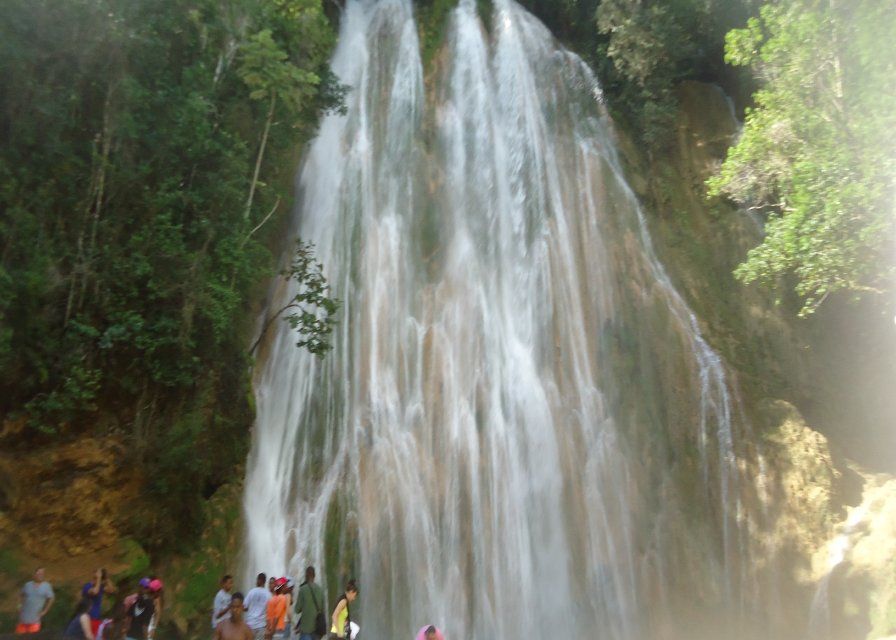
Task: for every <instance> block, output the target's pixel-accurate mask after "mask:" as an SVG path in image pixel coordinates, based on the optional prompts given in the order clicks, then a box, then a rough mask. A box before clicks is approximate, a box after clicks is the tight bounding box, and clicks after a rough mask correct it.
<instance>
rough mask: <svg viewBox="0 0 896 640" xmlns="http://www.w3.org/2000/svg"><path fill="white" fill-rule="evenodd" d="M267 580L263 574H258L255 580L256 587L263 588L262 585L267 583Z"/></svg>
mask: <svg viewBox="0 0 896 640" xmlns="http://www.w3.org/2000/svg"><path fill="white" fill-rule="evenodd" d="M267 579H268V577H267V576H266V575H265V574H263V573H259V574H258V577H257V578H255V584H256V586H259V587H263V586H264V583H265V582H267Z"/></svg>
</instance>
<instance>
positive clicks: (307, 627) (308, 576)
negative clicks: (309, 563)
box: [296, 567, 327, 640]
mask: <svg viewBox="0 0 896 640" xmlns="http://www.w3.org/2000/svg"><path fill="white" fill-rule="evenodd" d="M314 576H315V574H314V567H308V568H307V569H305V582H303V583H302V584H301V585H300V586H299V592H298V594H296V602H297V605H298V606H297V608H296V613H299V614H301V615H302V617H301V618H300V619H299V624H297V625H296V633H298V634H299V640H317V638H320V637H321V636H324V635H326V633H327V615H326V614H325V613H324V611H326V608H325V603H324V592H323V589H321V588H320V586H319V585H317V584H315V582H314Z"/></svg>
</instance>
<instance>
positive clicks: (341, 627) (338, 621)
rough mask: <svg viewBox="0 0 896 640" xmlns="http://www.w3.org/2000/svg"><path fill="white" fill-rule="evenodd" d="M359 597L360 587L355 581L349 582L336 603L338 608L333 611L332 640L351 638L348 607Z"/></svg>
mask: <svg viewBox="0 0 896 640" xmlns="http://www.w3.org/2000/svg"><path fill="white" fill-rule="evenodd" d="M357 597H358V585H357V584H355V581H354V580H349V581H348V583H347V584H346V585H345V593H343V594H342V595H341V596H339V600H337V601H336V608H335V609H333V615H332V617H331V620H332V623H333V626H332V627H330V638H340V639H342V638H346V637H350V635H351V634H350V632H349V630H348V629H349V626H348V623H349V622H350V621H351V616H350V614H349V608H348V605H349V603H350V602H354V601H355V598H357Z"/></svg>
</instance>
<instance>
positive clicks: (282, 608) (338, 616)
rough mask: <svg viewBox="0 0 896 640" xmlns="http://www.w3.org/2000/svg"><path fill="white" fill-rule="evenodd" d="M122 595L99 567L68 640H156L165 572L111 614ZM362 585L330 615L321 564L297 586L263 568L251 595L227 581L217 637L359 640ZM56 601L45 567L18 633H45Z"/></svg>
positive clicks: (26, 593)
mask: <svg viewBox="0 0 896 640" xmlns="http://www.w3.org/2000/svg"><path fill="white" fill-rule="evenodd" d="M115 592H116V588H115V585H114V584H113V583H112V581H111V580H110V579H109V576H108V575H107V573H106V570H105V569H97V571H96V573H95V574H94V576H93V578H92V579H91V581H89V582H87V583H85V584H84V586H83V587H82V588H81V592H80V595H81V598H80V601H79V602H78V605H77V607H76V608H75V612H74V615H73V616H72V617H71V619H70V620H69V622H68V624H67V625H66V627H65V631H64V632H63V634H62V637H63V640H153V636H154V632H155V628H156V627H157V625H158V621H159V617H160V615H161V611H162V595H163V584H162V581H161V580H160V579H158V578H157V577H146V578H142V579H141V580H140V581H139V582H138V583H137V589H136V591H135V592H134V593H132V594H130V595H128V596H127V597H126V598H124V599H122V600H121V601H119V602H118V603H116V604H115V606H114V607H113V610H112V613H111V615H110V616H108V617H103V615H102V614H103V599H104V597H105V596H108V595H111V594H114V593H115ZM357 597H358V586H357V584H356V583H355V581H354V580H349V581H348V582H347V583H346V585H345V591H344V592H343V593H342V594H341V595H340V596H339V598H338V599H337V601H336V605H335V606H334V607H333V610H332V612H331V613H330V616H329V617H328V616H327V615H326V612H327V608H326V601H325V598H324V592H323V589H321V587H320V586H319V585H318V584H317V583H316V582H315V570H314V567H307V568H306V569H305V580H304V581H303V582H302V583H301V584H300V585H298V588H296V584H295V580H293V579H292V578H290V577H288V576H284V577H281V578H277V577H273V576H272V577H271V578H270V580H269V579H268V577H267V575H265V574H264V573H259V574H258V576H257V578H256V581H255V587H253V588H252V589H250V590H249V591H248V592H247V593H246V595H245V596H244V595H243V594H242V593H239V592H233V577H232V576H230V575H225V576H224V577H223V578H221V589H220V590H219V591H218V593H217V594H216V595H215V599H214V604H213V607H212V612H211V613H212V617H211V624H212V631H213V634H214V640H293V639H297V640H320V638H322V637H324V636H327V637H328V640H355V638H356V636H357V634H358V630H359V627H358V625H357V624H355V622H353V621H352V616H351V605H352V603H353V602H354V601H355V599H356V598H357ZM54 601H55V594H54V593H53V587H52V586H51V585H50V583H49V582H48V581H47V580H46V577H45V572H44V569H42V568H41V569H37V570H36V571H35V572H34V576H33V579H32V580H30V581H28V582H27V583H26V584H25V586H24V587H23V588H22V590H21V593H20V603H19V622H18V625H17V626H16V633H17V634H28V633H37V632H39V631H40V630H41V625H42V622H43V618H44V617H45V616H46V615H47V613H48V612H49V610H50V608H51V607H52V606H53V603H54ZM415 640H444V637H443V636H442V633H441V631H439V630H438V629H437V628H436V627H434V626H431V625H428V626H425V627H423V628H422V629H420V631H419V632H418V633H417V637H416V638H415Z"/></svg>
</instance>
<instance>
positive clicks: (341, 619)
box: [330, 598, 348, 638]
mask: <svg viewBox="0 0 896 640" xmlns="http://www.w3.org/2000/svg"><path fill="white" fill-rule="evenodd" d="M343 600H345V599H344V598H343ZM340 602H341V600H340ZM337 606H339V605H337ZM347 619H348V600H346V601H345V606H344V607H342V611H340V612H339V616H338V617H337V618H336V624H334V625H333V628H332V629H330V633H335V634H336V635H337V636H339V637H340V638H344V637H345V621H346V620H347ZM337 627H338V628H337Z"/></svg>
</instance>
